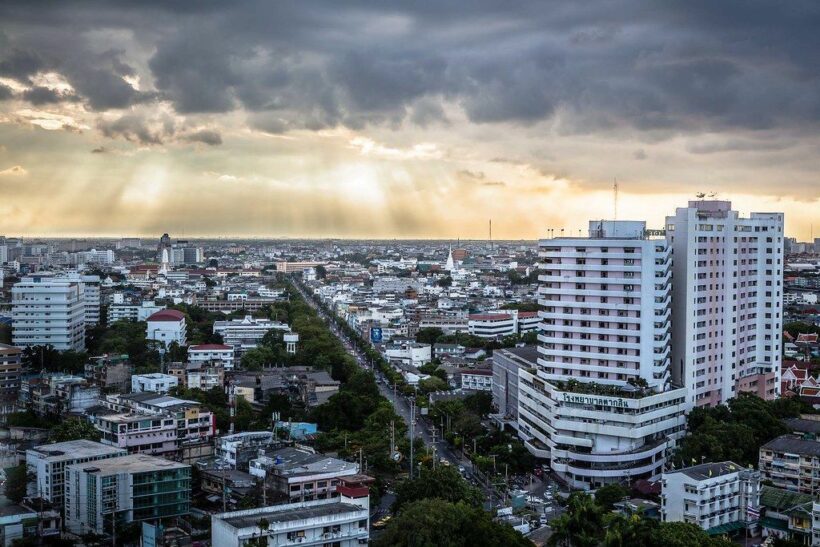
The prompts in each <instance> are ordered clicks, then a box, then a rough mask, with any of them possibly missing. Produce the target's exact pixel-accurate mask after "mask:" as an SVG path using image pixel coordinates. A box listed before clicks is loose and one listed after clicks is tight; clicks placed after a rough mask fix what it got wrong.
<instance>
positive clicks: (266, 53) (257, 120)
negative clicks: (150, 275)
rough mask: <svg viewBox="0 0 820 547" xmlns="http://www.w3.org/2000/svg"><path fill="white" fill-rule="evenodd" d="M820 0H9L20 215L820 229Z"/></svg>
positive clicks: (152, 220) (8, 198) (10, 139)
mask: <svg viewBox="0 0 820 547" xmlns="http://www.w3.org/2000/svg"><path fill="white" fill-rule="evenodd" d="M819 78H820V3H818V2H817V1H816V0H806V1H801V0H790V1H788V2H775V1H769V2H764V1H755V0H737V1H732V0H721V1H714V0H688V1H685V2H684V1H680V2H672V1H670V2H657V1H651V2H638V1H634V2H633V1H600V2H596V1H589V0H588V1H584V2H578V1H566V2H545V1H533V2H517V1H514V0H507V1H500V0H499V1H494V2H489V1H483V0H470V1H463V2H446V1H441V0H438V1H430V2H422V1H410V0H405V1H403V2H388V1H379V2H372V1H371V2H345V1H340V0H327V1H321V0H318V1H314V0H312V1H305V0H302V1H294V2H288V1H284V0H277V1H270V0H260V1H257V2H242V1H230V2H229V1H224V0H220V1H207V0H197V1H187V2H184V1H176V2H169V1H164V0H157V1H147V0H139V1H138V0H134V1H120V2H112V1H107V2H102V1H100V2H92V1H72V2H64V1H53V2H48V1H36V2H35V1H31V0H25V1H20V2H17V1H14V0H3V2H2V3H0V233H6V234H7V235H18V234H24V235H35V234H43V235H81V234H99V235H114V236H117V235H129V234H134V235H151V236H153V235H157V234H160V233H162V232H166V231H167V232H170V233H172V235H174V236H181V235H182V234H185V235H187V236H195V235H256V236H333V237H390V238H392V237H408V238H410V237H435V238H457V237H461V238H475V237H486V234H487V224H488V220H489V219H490V218H492V220H493V235H494V237H497V238H526V239H535V238H538V237H544V236H546V235H547V229H549V228H560V227H564V228H567V229H572V230H577V229H579V228H581V227H583V226H585V223H586V220H587V219H589V218H611V217H612V216H613V214H614V208H615V207H614V205H615V204H614V199H613V191H612V186H613V180H614V179H616V178H617V180H618V183H619V187H620V192H619V200H618V218H632V219H641V220H643V219H645V220H647V221H648V222H649V223H650V224H651V225H652V226H654V227H661V226H662V225H663V217H664V216H665V215H667V214H672V213H673V212H674V209H675V207H679V206H685V205H686V201H687V200H688V199H693V198H694V196H695V194H696V193H697V192H715V193H716V194H717V196H718V197H719V198H722V199H730V200H732V201H733V202H734V204H735V206H736V208H738V209H739V210H740V211H741V212H743V213H744V214H747V213H748V212H750V211H784V212H785V213H786V229H787V233H788V234H789V235H793V236H796V237H798V238H800V239H808V237H809V235H810V229H811V228H810V226H811V224H812V222H816V224H817V226H816V230H815V234H817V235H818V236H820V215H818V212H820V205H818V200H820V180H819V179H818V171H820V169H818V168H820V132H818V128H820V80H819Z"/></svg>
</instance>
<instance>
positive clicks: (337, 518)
mask: <svg viewBox="0 0 820 547" xmlns="http://www.w3.org/2000/svg"><path fill="white" fill-rule="evenodd" d="M338 491H339V493H340V496H339V497H338V498H331V499H323V500H314V501H305V502H300V503H288V504H283V505H274V506H271V507H259V508H256V509H246V510H244V511H234V512H231V513H219V514H216V515H213V516H212V517H211V544H212V545H219V546H220V547H241V546H243V545H246V544H247V543H248V542H249V541H250V540H251V539H253V538H260V537H265V538H266V542H265V544H266V545H304V546H308V547H313V546H324V545H335V546H338V547H354V546H359V545H367V543H368V540H369V537H370V511H369V509H370V504H369V497H368V493H367V492H368V490H367V487H361V488H348V487H344V486H339V487H338ZM263 522H264V523H268V524H267V525H266V526H265V527H264V529H263V528H262V527H261V526H260V523H263Z"/></svg>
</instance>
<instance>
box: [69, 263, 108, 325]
mask: <svg viewBox="0 0 820 547" xmlns="http://www.w3.org/2000/svg"><path fill="white" fill-rule="evenodd" d="M66 278H67V279H69V280H70V281H77V282H79V283H80V284H81V285H82V287H83V303H84V305H85V324H86V325H89V326H94V325H99V323H100V303H101V302H100V276H98V275H81V274H79V273H69V274H68V275H67V276H66Z"/></svg>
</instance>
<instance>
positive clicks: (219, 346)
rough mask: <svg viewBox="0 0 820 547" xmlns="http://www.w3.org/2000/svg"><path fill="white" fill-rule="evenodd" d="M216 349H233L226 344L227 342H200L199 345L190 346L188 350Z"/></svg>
mask: <svg viewBox="0 0 820 547" xmlns="http://www.w3.org/2000/svg"><path fill="white" fill-rule="evenodd" d="M215 349H233V348H232V347H231V346H226V345H225V344H200V345H198V346H191V347H190V348H188V351H205V350H215Z"/></svg>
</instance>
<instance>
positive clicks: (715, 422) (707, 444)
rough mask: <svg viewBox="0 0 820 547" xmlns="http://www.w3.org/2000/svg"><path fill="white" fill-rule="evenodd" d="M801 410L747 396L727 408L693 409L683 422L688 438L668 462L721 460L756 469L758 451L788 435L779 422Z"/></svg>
mask: <svg viewBox="0 0 820 547" xmlns="http://www.w3.org/2000/svg"><path fill="white" fill-rule="evenodd" d="M802 410H803V407H802V406H801V405H800V404H799V403H787V402H779V401H764V400H763V399H760V398H759V397H757V396H755V395H752V394H749V393H741V394H739V395H738V396H737V397H735V398H733V399H731V400H730V401H729V403H728V404H727V405H718V406H716V407H711V408H696V409H693V410H692V412H690V414H689V417H688V419H687V429H688V430H689V434H688V435H687V436H686V437H684V438H683V439H682V440H681V442H680V444H679V446H678V448H677V450H676V452H675V456H674V458H673V460H672V461H673V463H674V464H675V465H676V466H688V465H692V464H694V463H700V462H701V461H708V462H716V461H725V460H731V461H734V462H736V463H738V464H740V465H742V466H746V465H756V464H757V459H758V455H759V454H758V453H759V450H760V447H761V446H762V445H763V444H765V443H767V442H769V441H770V440H772V439H774V438H775V437H777V436H779V435H783V434H785V433H788V432H789V429H788V428H787V427H786V426H785V425H784V424H783V422H782V421H781V419H782V418H790V417H796V416H798V415H799V414H800V412H801V411H802Z"/></svg>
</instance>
